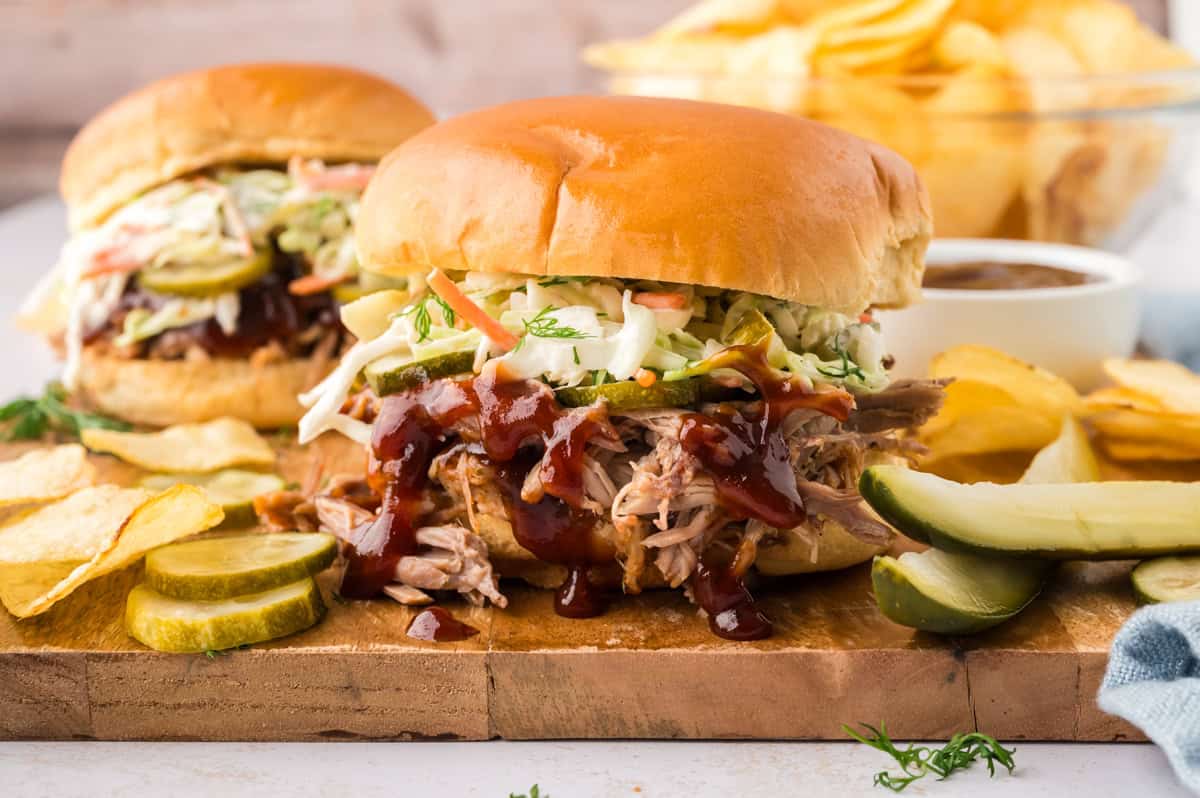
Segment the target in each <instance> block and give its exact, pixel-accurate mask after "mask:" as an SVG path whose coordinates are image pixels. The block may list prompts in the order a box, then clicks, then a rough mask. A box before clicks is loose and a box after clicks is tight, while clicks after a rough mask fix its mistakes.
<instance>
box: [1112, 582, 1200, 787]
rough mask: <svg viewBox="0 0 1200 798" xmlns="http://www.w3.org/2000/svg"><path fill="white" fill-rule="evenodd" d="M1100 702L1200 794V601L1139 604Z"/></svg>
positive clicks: (1121, 636)
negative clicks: (1151, 743)
mask: <svg viewBox="0 0 1200 798" xmlns="http://www.w3.org/2000/svg"><path fill="white" fill-rule="evenodd" d="M1099 704H1100V708H1101V709H1103V710H1104V711H1105V712H1108V713H1109V714H1112V715H1117V716H1119V717H1122V718H1124V719H1125V720H1127V721H1129V722H1130V723H1132V724H1133V725H1134V726H1137V727H1138V728H1139V729H1141V730H1142V731H1144V732H1145V733H1146V736H1147V737H1149V738H1150V739H1151V740H1153V741H1154V742H1155V743H1157V744H1158V745H1159V747H1160V748H1162V749H1163V751H1164V752H1165V753H1166V755H1167V758H1168V759H1169V760H1170V761H1171V765H1172V767H1174V768H1175V773H1176V775H1178V776H1179V780H1180V781H1182V782H1183V783H1184V784H1185V785H1186V786H1187V787H1188V789H1190V790H1191V791H1192V792H1195V793H1198V794H1200V601H1181V602H1175V603H1171V604H1155V605H1152V606H1149V607H1143V608H1142V609H1140V610H1138V611H1137V612H1135V613H1134V614H1133V616H1132V617H1130V619H1129V620H1128V621H1126V623H1125V625H1124V626H1122V627H1121V630H1120V631H1119V632H1117V637H1116V639H1115V640H1113V644H1112V651H1111V652H1110V654H1109V659H1108V670H1107V672H1106V673H1105V674H1104V683H1103V684H1101V685H1100V697H1099Z"/></svg>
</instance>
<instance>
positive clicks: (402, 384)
mask: <svg viewBox="0 0 1200 798" xmlns="http://www.w3.org/2000/svg"><path fill="white" fill-rule="evenodd" d="M367 299H371V297H367ZM474 364H475V353H474V352H451V353H449V354H446V355H437V356H435V357H429V358H425V359H424V360H412V359H410V358H407V357H405V356H404V355H393V356H391V357H383V358H380V359H379V360H376V361H374V362H373V363H370V364H368V365H367V367H366V368H365V369H363V376H364V377H366V378H367V383H368V384H369V385H370V386H371V390H373V391H375V394H376V395H377V396H387V395H388V394H392V393H399V392H400V391H407V390H408V389H409V388H415V387H417V386H418V385H422V384H423V383H426V382H429V381H430V380H436V379H438V378H439V377H453V376H454V375H455V374H466V373H468V372H470V371H471V368H472V366H474Z"/></svg>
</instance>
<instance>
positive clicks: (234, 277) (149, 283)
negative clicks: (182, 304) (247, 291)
mask: <svg viewBox="0 0 1200 798" xmlns="http://www.w3.org/2000/svg"><path fill="white" fill-rule="evenodd" d="M269 271H271V253H270V252H256V253H254V254H253V255H251V256H250V257H249V258H241V259H238V260H232V261H228V262H226V263H220V264H215V265H214V264H168V265H166V266H155V267H150V268H146V269H142V270H141V271H140V272H138V282H140V283H141V284H142V285H143V286H144V287H146V288H149V289H150V290H151V291H157V292H159V293H160V294H177V295H179V296H190V297H207V296H216V295H217V294H225V293H228V292H230V291H237V290H238V289H239V288H245V287H246V286H248V285H250V284H251V283H256V282H258V281H259V280H261V279H262V278H263V277H265V276H266V274H267V272H269Z"/></svg>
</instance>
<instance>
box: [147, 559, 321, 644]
mask: <svg viewBox="0 0 1200 798" xmlns="http://www.w3.org/2000/svg"><path fill="white" fill-rule="evenodd" d="M324 614H325V602H324V601H322V600H321V591H320V589H319V588H318V587H317V583H316V582H314V581H313V580H312V579H310V578H305V579H301V580H298V581H296V582H292V583H291V584H288V585H284V586H283V587H277V588H275V589H273V590H267V591H264V592H262V593H252V594H250V595H247V596H237V597H235V598H230V599H224V600H222V601H184V600H181V599H176V598H171V597H169V596H164V595H162V594H161V593H158V592H157V591H155V590H153V589H151V588H150V587H149V586H147V585H138V586H137V587H135V588H134V589H133V590H132V591H131V592H130V594H129V598H128V600H127V602H126V605H125V629H126V631H127V632H128V633H129V636H130V637H132V638H134V639H135V640H138V641H140V642H142V643H144V644H145V645H147V646H149V647H150V648H153V649H155V650H157V651H171V652H176V653H181V654H183V653H195V654H199V653H201V652H204V651H222V650H224V649H229V648H237V647H238V646H245V645H250V644H252V643H262V642H264V641H267V640H274V639H275V638H278V637H284V636H286V635H290V634H295V633H296V632H299V631H302V630H304V629H307V628H309V627H310V626H313V625H314V624H316V623H317V621H319V620H321V617H322V616H323V615H324Z"/></svg>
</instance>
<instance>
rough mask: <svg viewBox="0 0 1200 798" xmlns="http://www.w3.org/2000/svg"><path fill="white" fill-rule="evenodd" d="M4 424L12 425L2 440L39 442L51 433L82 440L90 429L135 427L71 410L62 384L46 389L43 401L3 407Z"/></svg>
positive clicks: (0, 412)
mask: <svg viewBox="0 0 1200 798" xmlns="http://www.w3.org/2000/svg"><path fill="white" fill-rule="evenodd" d="M0 422H11V423H10V424H9V425H8V427H7V428H6V429H5V430H4V431H3V432H2V433H0V440H6V441H27V440H36V439H38V438H41V437H42V436H44V435H45V434H46V433H47V432H54V433H59V434H62V435H69V436H71V437H75V438H78V437H79V432H80V430H85V429H89V428H98V429H115V430H122V431H123V430H128V429H130V428H131V427H130V426H129V424H126V423H125V422H124V421H118V420H117V419H114V418H109V417H108V416H102V415H99V414H97V413H86V412H83V411H82V410H75V409H73V408H70V407H68V406H67V391H66V389H65V388H63V386H62V383H59V382H51V383H48V384H47V385H46V390H45V392H44V393H43V394H42V395H41V397H39V398H37V399H32V398H29V397H21V398H20V399H14V400H13V401H11V402H9V403H8V404H6V405H4V406H2V407H0Z"/></svg>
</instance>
